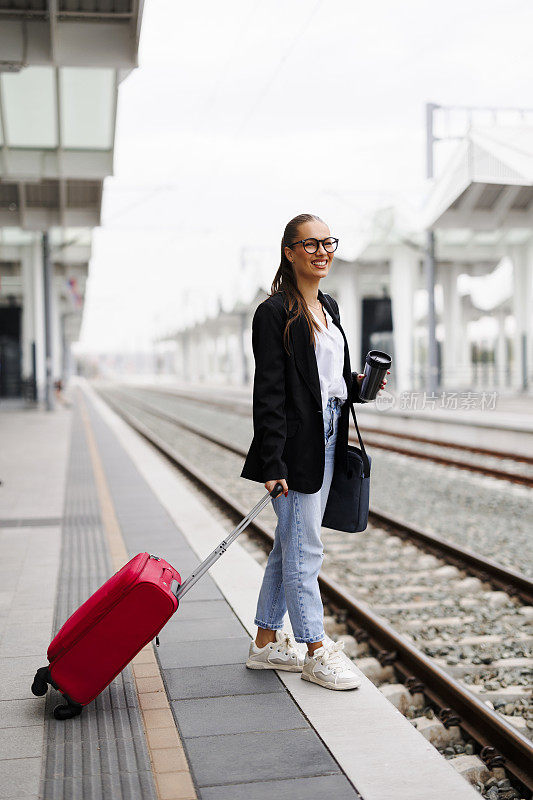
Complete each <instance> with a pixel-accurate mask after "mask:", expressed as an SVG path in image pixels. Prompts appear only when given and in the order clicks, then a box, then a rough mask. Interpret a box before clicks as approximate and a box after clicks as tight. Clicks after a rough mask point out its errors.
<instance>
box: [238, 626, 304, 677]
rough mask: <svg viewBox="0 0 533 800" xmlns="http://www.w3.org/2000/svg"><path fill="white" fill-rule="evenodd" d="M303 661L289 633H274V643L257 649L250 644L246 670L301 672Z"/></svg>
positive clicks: (253, 644)
mask: <svg viewBox="0 0 533 800" xmlns="http://www.w3.org/2000/svg"><path fill="white" fill-rule="evenodd" d="M303 663H304V660H303V656H301V655H300V653H299V652H298V650H297V648H296V642H295V641H294V639H293V637H292V636H291V635H290V633H286V632H285V631H280V630H277V631H276V641H275V642H270V643H269V644H266V645H265V646H264V647H258V646H257V645H256V643H255V641H252V642H250V651H249V656H248V661H247V662H246V666H247V667H248V669H283V670H286V671H287V672H301V671H302V666H303Z"/></svg>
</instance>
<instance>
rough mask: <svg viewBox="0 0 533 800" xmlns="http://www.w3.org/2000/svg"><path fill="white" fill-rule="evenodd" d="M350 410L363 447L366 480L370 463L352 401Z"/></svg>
mask: <svg viewBox="0 0 533 800" xmlns="http://www.w3.org/2000/svg"><path fill="white" fill-rule="evenodd" d="M350 408H351V411H352V417H353V421H354V423H355V430H356V431H357V436H358V438H359V444H360V445H361V455H362V456H363V475H364V477H365V478H368V476H369V475H370V463H369V461H368V456H367V454H366V450H365V446H364V444H363V440H362V439H361V434H360V433H359V425H358V424H357V420H356V418H355V411H354V409H353V403H352V401H351V400H350Z"/></svg>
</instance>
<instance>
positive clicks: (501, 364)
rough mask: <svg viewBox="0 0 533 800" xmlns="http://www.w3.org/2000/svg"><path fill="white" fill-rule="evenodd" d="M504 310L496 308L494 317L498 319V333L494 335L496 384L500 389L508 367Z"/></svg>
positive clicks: (505, 380) (503, 383)
mask: <svg viewBox="0 0 533 800" xmlns="http://www.w3.org/2000/svg"><path fill="white" fill-rule="evenodd" d="M506 316H507V315H506V312H505V310H503V309H498V311H497V312H496V319H497V320H498V333H497V335H496V342H495V350H496V386H497V387H498V388H499V389H501V388H503V387H505V386H506V385H507V377H508V369H509V365H508V363H507V340H506V336H505V318H506Z"/></svg>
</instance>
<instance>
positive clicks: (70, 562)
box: [40, 406, 157, 800]
mask: <svg viewBox="0 0 533 800" xmlns="http://www.w3.org/2000/svg"><path fill="white" fill-rule="evenodd" d="M112 573H113V569H112V567H111V564H110V559H109V554H108V549H107V542H106V539H105V535H104V531H103V527H102V523H101V519H100V512H99V507H98V497H97V491H96V485H95V480H94V475H93V471H92V465H91V460H90V455H89V451H88V446H87V441H86V437H85V430H84V426H83V421H82V418H81V415H80V410H79V407H78V406H76V408H75V409H74V412H73V420H72V438H71V445H70V454H69V461H68V474H67V481H66V490H65V509H64V518H63V527H62V552H61V563H60V569H59V579H58V593H57V600H56V612H55V620H54V633H56V632H57V631H58V630H59V628H60V627H61V626H62V624H63V623H64V622H65V620H66V619H67V618H68V617H69V616H70V614H72V612H73V611H75V610H76V608H78V607H79V606H80V605H81V604H82V603H83V602H84V601H85V600H86V599H87V598H88V597H89V596H90V595H91V594H92V593H93V592H94V591H95V590H96V589H97V588H98V587H99V586H101V585H102V584H103V583H104V582H105V581H106V580H107V578H109V577H110V575H111V574H112ZM43 579H45V576H43ZM43 656H45V654H43ZM95 656H96V654H95ZM45 663H46V657H44V658H43V665H44V664H45ZM58 702H61V696H60V695H59V694H58V693H57V692H56V691H55V690H54V689H49V692H48V698H47V703H46V726H45V742H46V747H47V752H46V765H45V770H44V775H43V780H42V786H41V792H40V797H42V798H43V799H44V800H156V798H157V793H156V789H155V785H154V780H153V776H152V771H151V765H150V757H149V754H148V749H147V746H146V738H145V734H144V729H143V724H142V718H141V713H140V709H139V704H138V699H137V694H136V691H135V686H134V682H133V675H132V672H131V669H130V667H127V668H126V669H125V670H124V671H123V672H122V673H121V674H120V675H119V676H117V678H116V679H115V680H114V681H113V682H112V683H111V684H110V686H109V687H108V688H107V689H105V690H104V691H103V692H102V694H101V695H99V696H98V697H97V698H96V700H94V701H93V702H92V703H90V705H88V706H87V707H86V708H85V709H84V710H83V713H82V715H81V717H75V718H74V719H71V720H66V721H64V722H59V721H57V720H55V719H54V717H53V716H52V711H53V708H54V706H55V705H56V704H57V703H58Z"/></svg>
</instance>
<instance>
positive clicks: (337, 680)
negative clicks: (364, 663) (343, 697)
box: [302, 642, 361, 689]
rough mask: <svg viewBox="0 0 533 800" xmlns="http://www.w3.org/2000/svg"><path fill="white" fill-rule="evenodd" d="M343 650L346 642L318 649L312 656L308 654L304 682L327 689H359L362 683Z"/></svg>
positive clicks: (333, 643)
mask: <svg viewBox="0 0 533 800" xmlns="http://www.w3.org/2000/svg"><path fill="white" fill-rule="evenodd" d="M343 649H344V642H332V643H331V644H326V645H322V647H318V648H317V649H316V650H315V651H314V653H313V655H312V656H310V655H309V653H306V654H305V661H304V665H303V669H302V678H303V679H304V681H311V682H312V683H318V684H319V686H325V688H326V689H357V688H358V687H359V686H360V685H361V681H360V679H359V677H358V675H357V672H356V671H355V669H354V668H353V667H352V666H351V664H350V661H349V659H348V657H347V656H345V655H344V653H343V652H342V650H343Z"/></svg>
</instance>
